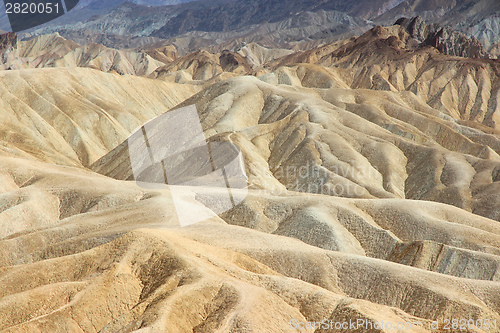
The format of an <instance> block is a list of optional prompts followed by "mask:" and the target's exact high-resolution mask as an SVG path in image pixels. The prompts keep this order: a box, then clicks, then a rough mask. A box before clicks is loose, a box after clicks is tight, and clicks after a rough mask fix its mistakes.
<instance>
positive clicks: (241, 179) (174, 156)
mask: <svg viewBox="0 0 500 333" xmlns="http://www.w3.org/2000/svg"><path fill="white" fill-rule="evenodd" d="M128 149H129V155H130V162H131V166H132V172H133V176H134V179H135V181H136V182H137V184H138V185H139V186H140V187H142V188H145V189H167V188H168V189H169V191H170V194H171V196H172V200H173V203H174V207H175V211H176V213H177V217H178V219H179V223H180V225H181V226H188V225H192V224H195V223H198V222H201V221H204V220H206V219H208V218H211V217H213V216H216V215H218V214H221V213H223V212H226V211H228V210H230V209H232V208H233V207H235V206H236V205H238V204H239V203H241V202H242V201H243V200H244V199H245V198H246V196H247V192H248V190H247V184H248V182H247V175H246V172H245V165H244V161H243V156H242V154H241V151H240V149H239V148H238V146H236V145H234V144H233V143H231V142H227V141H210V142H207V140H206V139H205V135H204V134H203V129H202V126H201V122H200V118H199V116H198V112H197V110H196V107H195V106H194V105H192V106H188V107H184V108H181V109H177V110H172V111H169V112H167V113H164V114H162V115H161V116H159V117H156V118H155V119H153V120H151V121H149V122H148V123H146V124H145V125H143V126H142V127H140V128H139V129H138V130H136V131H135V132H134V133H133V134H132V135H131V136H130V137H129V139H128Z"/></svg>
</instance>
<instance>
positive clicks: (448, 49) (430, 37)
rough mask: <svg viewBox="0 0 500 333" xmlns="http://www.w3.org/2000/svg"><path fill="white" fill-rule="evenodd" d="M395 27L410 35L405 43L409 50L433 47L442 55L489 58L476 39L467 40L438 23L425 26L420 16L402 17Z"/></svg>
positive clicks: (464, 36) (462, 35)
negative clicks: (399, 27) (397, 26)
mask: <svg viewBox="0 0 500 333" xmlns="http://www.w3.org/2000/svg"><path fill="white" fill-rule="evenodd" d="M395 25H400V26H401V27H403V28H404V29H405V30H406V31H407V32H408V34H409V35H410V40H409V41H408V43H407V44H408V46H409V47H410V48H421V47H425V46H433V47H435V48H436V49H438V50H439V51H440V52H441V53H443V54H448V55H453V56H459V57H468V58H483V59H490V58H491V57H490V55H489V54H488V52H486V50H485V49H484V47H483V45H482V44H481V42H480V41H479V40H478V39H476V38H474V37H472V38H469V37H467V36H466V35H464V34H463V33H461V32H458V31H456V30H453V29H452V28H449V27H443V26H441V25H440V24H439V23H434V24H426V22H425V21H424V20H423V19H422V18H421V17H420V16H416V17H413V18H411V19H408V18H405V17H402V18H400V19H398V20H397V21H396V23H395Z"/></svg>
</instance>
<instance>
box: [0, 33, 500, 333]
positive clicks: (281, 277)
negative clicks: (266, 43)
mask: <svg viewBox="0 0 500 333" xmlns="http://www.w3.org/2000/svg"><path fill="white" fill-rule="evenodd" d="M404 40H405V35H404V34H402V35H401V36H399V31H398V30H396V29H394V28H391V29H389V30H385V29H375V30H374V31H370V32H368V33H367V34H365V35H363V36H361V37H360V38H358V39H352V40H347V41H344V42H341V43H337V44H331V45H327V46H323V47H320V48H317V49H314V50H311V51H309V52H305V53H298V54H293V55H289V56H286V57H284V58H281V59H278V60H272V59H270V60H271V62H270V63H267V65H264V66H261V67H259V68H255V69H253V68H249V69H248V71H249V72H250V73H253V74H255V75H254V76H244V75H238V74H239V73H238V72H237V71H238V70H239V69H237V71H236V72H237V73H233V72H231V73H227V74H226V75H227V76H228V77H229V78H227V79H225V77H224V75H223V74H221V73H222V71H221V68H222V67H221V66H220V65H221V63H220V58H216V57H215V56H214V55H213V54H210V53H208V52H206V53H198V54H197V55H188V56H186V57H181V58H178V59H176V60H175V61H174V62H172V63H171V64H169V65H167V67H165V68H163V69H162V70H160V71H158V72H156V73H157V74H158V76H159V77H160V79H153V78H141V77H133V76H118V75H116V74H111V73H103V72H101V71H98V70H95V69H88V68H87V69H86V68H69V69H67V68H54V69H31V70H23V71H6V72H2V73H0V83H1V86H0V87H1V90H0V91H1V94H2V97H1V101H2V106H1V108H0V112H1V114H2V120H3V119H7V120H6V121H5V122H4V121H2V123H1V126H2V128H1V131H0V140H1V145H0V178H1V180H2V181H1V183H0V186H1V188H0V197H1V200H0V225H1V226H2V228H0V233H1V236H0V237H1V238H0V253H1V254H2V255H1V256H0V281H1V283H0V314H1V316H0V330H1V331H2V332H39V331H41V332H52V331H53V332H67V331H70V332H155V333H156V332H199V333H206V332H264V333H275V332H297V331H302V332H429V331H431V330H430V329H429V323H430V322H431V321H434V320H440V321H441V323H443V320H445V319H460V318H464V319H474V320H479V321H483V322H484V320H486V319H488V320H490V322H492V321H494V320H496V322H497V325H500V224H499V221H500V194H499V193H500V156H499V154H500V142H499V140H500V136H499V132H498V120H497V119H498V110H497V107H496V103H497V102H496V101H497V97H495V94H498V82H499V80H498V70H497V69H498V67H497V66H498V64H497V63H495V62H491V61H488V60H477V61H470V60H467V59H464V58H457V57H449V56H443V55H441V54H438V53H437V52H436V51H435V50H432V49H421V50H409V49H407V48H406V46H405V45H403V44H400V43H405V42H404ZM363 50H364V51H365V52H363ZM375 54H377V55H378V56H375ZM239 55H240V56H241V57H242V58H243V56H242V55H241V54H239ZM189 57H190V58H189ZM236 58H237V57H235V59H236ZM188 59H189V60H188ZM238 59H239V58H238ZM172 60H174V59H172ZM377 62H378V63H377ZM200 64H204V65H202V66H200ZM384 64H385V65H384ZM203 66H206V67H203ZM218 66H219V67H218ZM377 66H378V67H377ZM200 68H201V69H200ZM236 68H238V67H236ZM476 68H477V71H476ZM240 69H241V68H240ZM242 72H243V71H242ZM162 73H163V74H162ZM179 73H180V75H183V76H182V80H181V79H179V80H177V79H176V78H175V76H177V75H179ZM196 73H200V74H199V76H197V74H196ZM162 75H164V76H163V77H161V76H162ZM172 75H173V76H174V80H171V76H172ZM214 75H215V76H214ZM195 76H196V77H195ZM152 77H154V75H153V76H152ZM192 80H194V82H193V81H192ZM166 81H174V82H175V81H177V82H184V83H183V84H180V83H170V82H166ZM460 82H465V83H460ZM68 83H69V84H68ZM474 87H476V88H474ZM474 89H477V91H476V90H474ZM471 96H475V97H477V96H479V97H481V98H476V99H475V101H474V103H472V105H470V104H471V103H468V102H467V100H468V99H471V98H473V97H471ZM189 105H196V107H197V110H198V114H199V116H200V120H201V123H202V127H203V130H204V134H205V137H206V138H207V140H209V141H230V142H232V143H233V144H236V145H237V146H238V147H239V148H240V149H241V151H242V154H243V158H244V163H245V168H246V172H247V176H248V183H249V191H248V197H247V198H246V199H245V201H244V202H242V203H241V204H239V205H238V206H236V207H235V208H233V209H232V210H229V211H227V212H225V213H223V214H221V215H220V216H217V217H213V218H210V219H207V220H206V221H203V222H201V223H197V224H194V225H191V226H188V227H183V228H181V227H180V225H179V221H178V218H177V215H176V211H175V207H174V201H173V199H172V193H171V191H173V190H175V191H187V190H188V189H187V188H183V187H182V186H178V185H177V186H171V187H170V188H165V189H157V190H152V189H145V188H141V187H139V186H138V185H137V184H136V183H135V182H133V181H132V180H133V175H132V168H131V162H130V156H129V147H128V144H127V140H126V139H127V137H128V136H129V135H130V134H131V133H133V132H134V130H136V129H137V127H138V126H140V125H142V124H144V123H145V122H146V121H147V120H149V119H152V118H154V117H156V116H157V115H159V114H161V113H163V112H167V111H168V110H170V109H171V108H173V107H174V108H178V107H182V106H189ZM473 115H474V116H473ZM104 120H105V121H104ZM139 130H140V129H139ZM167 162H168V161H167ZM171 163H174V162H171ZM177 167H178V169H179V170H180V171H181V172H182V171H191V170H193V169H195V168H196V164H189V163H186V164H182V165H178V166H177ZM204 191H205V198H207V196H206V194H207V193H208V194H209V196H208V200H209V202H210V203H211V204H212V205H214V204H215V205H216V204H220V203H221V202H222V200H223V197H222V195H221V192H220V191H218V190H216V189H210V188H207V189H204ZM241 192H242V191H241V190H240V191H238V190H235V194H238V193H241ZM199 198H203V196H200V197H199ZM176 200H179V198H178V197H177V198H176ZM182 200H185V202H184V204H185V205H187V204H188V203H187V200H189V198H188V197H187V196H186V197H183V199H182ZM200 200H201V199H200ZM181 204H182V203H181ZM175 205H176V206H178V205H179V202H178V201H177V202H175ZM188 207H189V206H188ZM293 319H295V320H297V321H301V322H305V321H322V320H324V319H327V320H332V321H333V322H343V321H349V320H358V319H364V320H367V321H371V322H381V321H384V322H391V323H395V324H396V323H398V322H402V323H404V322H421V323H422V325H423V328H422V329H418V328H416V327H414V328H410V329H400V330H394V329H392V330H390V329H372V330H370V329H367V328H366V327H360V328H359V329H358V330H357V331H356V330H352V329H350V328H347V329H335V328H333V329H325V330H316V331H315V330H314V329H310V328H304V329H298V328H297V329H295V328H294V327H293V326H291V322H290V321H291V320H293ZM441 328H442V326H441ZM469 331H470V332H498V331H500V330H499V329H497V330H496V331H495V330H485V329H479V328H471V329H470V330H469Z"/></svg>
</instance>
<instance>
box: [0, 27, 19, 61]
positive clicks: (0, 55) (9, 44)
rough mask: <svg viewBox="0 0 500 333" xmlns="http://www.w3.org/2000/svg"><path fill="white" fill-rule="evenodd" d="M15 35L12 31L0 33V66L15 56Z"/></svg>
mask: <svg viewBox="0 0 500 333" xmlns="http://www.w3.org/2000/svg"><path fill="white" fill-rule="evenodd" d="M16 49H17V35H16V34H15V33H13V32H9V33H3V34H1V35H0V66H1V65H5V64H8V63H9V62H11V61H12V60H13V59H14V58H15V57H16Z"/></svg>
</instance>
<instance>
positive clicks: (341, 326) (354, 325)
mask: <svg viewBox="0 0 500 333" xmlns="http://www.w3.org/2000/svg"><path fill="white" fill-rule="evenodd" d="M290 328H291V329H295V330H296V329H301V330H303V329H307V330H337V331H340V330H342V331H350V330H360V329H361V330H374V329H375V330H414V331H418V330H442V331H443V330H444V331H451V330H453V331H454V332H456V331H469V330H485V331H490V330H491V331H492V332H497V320H496V319H494V320H490V319H443V320H433V321H426V322H422V321H405V322H390V321H382V320H381V321H372V320H366V319H363V318H358V319H356V320H346V321H334V320H330V319H324V320H322V321H316V322H315V321H305V322H304V321H300V320H297V319H292V320H290Z"/></svg>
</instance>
